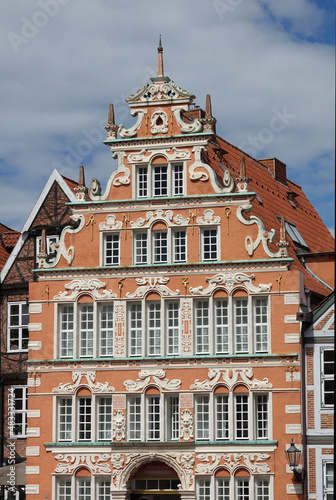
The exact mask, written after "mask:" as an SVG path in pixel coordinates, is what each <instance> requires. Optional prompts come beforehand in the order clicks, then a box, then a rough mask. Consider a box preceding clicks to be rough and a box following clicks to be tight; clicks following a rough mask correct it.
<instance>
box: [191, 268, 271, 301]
mask: <svg viewBox="0 0 336 500" xmlns="http://www.w3.org/2000/svg"><path fill="white" fill-rule="evenodd" d="M254 278H255V276H254V274H252V275H251V276H248V275H247V274H244V273H219V274H216V275H215V276H213V277H212V278H206V281H207V282H208V283H209V286H208V287H207V288H205V289H203V287H202V286H198V287H195V288H193V287H190V289H189V290H190V293H191V294H192V295H204V296H210V295H211V294H212V293H213V291H214V290H215V289H216V288H217V287H218V286H221V287H224V288H225V290H226V291H227V293H228V294H230V293H232V292H233V291H234V289H235V288H236V287H237V286H240V285H244V287H245V288H246V289H247V290H248V291H249V292H250V293H260V292H270V290H271V288H272V284H271V283H269V284H268V285H265V284H260V285H258V286H254V285H253V284H252V280H254Z"/></svg>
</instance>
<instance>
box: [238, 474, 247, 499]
mask: <svg viewBox="0 0 336 500" xmlns="http://www.w3.org/2000/svg"><path fill="white" fill-rule="evenodd" d="M236 499H237V500H250V481H249V479H243V478H239V479H236Z"/></svg>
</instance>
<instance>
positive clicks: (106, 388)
mask: <svg viewBox="0 0 336 500" xmlns="http://www.w3.org/2000/svg"><path fill="white" fill-rule="evenodd" d="M83 377H85V378H86V380H87V384H84V385H88V386H89V388H90V389H91V390H92V392H93V393H94V394H97V393H99V394H100V393H111V392H114V391H115V388H114V387H112V386H110V385H108V382H105V383H104V384H102V383H101V382H96V383H95V380H96V372H95V371H87V372H72V383H71V382H69V383H67V384H59V386H58V387H54V388H53V390H52V392H53V393H57V394H74V393H75V391H76V389H77V388H78V387H79V385H80V384H81V382H82V378H83Z"/></svg>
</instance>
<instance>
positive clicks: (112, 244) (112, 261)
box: [104, 233, 120, 266]
mask: <svg viewBox="0 0 336 500" xmlns="http://www.w3.org/2000/svg"><path fill="white" fill-rule="evenodd" d="M119 263H120V235H119V233H113V234H105V235H104V266H118V265H119Z"/></svg>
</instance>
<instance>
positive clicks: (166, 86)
mask: <svg viewBox="0 0 336 500" xmlns="http://www.w3.org/2000/svg"><path fill="white" fill-rule="evenodd" d="M180 98H181V99H183V101H185V100H186V99H187V100H188V101H192V100H193V99H195V96H194V95H193V94H191V93H190V92H189V91H188V90H183V89H182V88H181V87H179V86H178V85H177V84H176V83H174V82H173V81H169V82H167V83H162V84H161V85H149V84H148V83H146V84H145V85H144V86H143V87H141V88H140V89H139V90H138V91H137V92H136V93H135V94H132V95H130V96H129V97H127V99H126V102H127V103H128V104H130V105H131V104H136V103H137V102H139V101H140V102H141V101H142V102H153V101H156V100H157V101H161V100H167V101H169V102H170V103H171V102H172V100H175V102H176V100H178V99H180Z"/></svg>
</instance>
